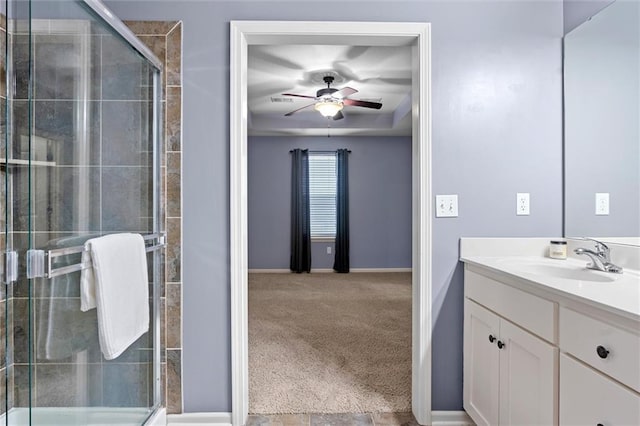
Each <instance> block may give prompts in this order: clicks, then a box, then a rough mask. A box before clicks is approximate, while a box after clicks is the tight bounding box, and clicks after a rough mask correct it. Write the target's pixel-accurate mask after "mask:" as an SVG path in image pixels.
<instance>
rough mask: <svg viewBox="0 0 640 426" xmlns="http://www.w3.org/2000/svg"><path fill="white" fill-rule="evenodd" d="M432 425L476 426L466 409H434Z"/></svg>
mask: <svg viewBox="0 0 640 426" xmlns="http://www.w3.org/2000/svg"><path fill="white" fill-rule="evenodd" d="M431 425H432V426H475V423H474V422H473V420H471V417H469V415H468V414H467V413H466V412H465V411H462V410H461V411H432V412H431Z"/></svg>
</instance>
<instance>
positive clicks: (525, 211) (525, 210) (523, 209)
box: [516, 192, 529, 216]
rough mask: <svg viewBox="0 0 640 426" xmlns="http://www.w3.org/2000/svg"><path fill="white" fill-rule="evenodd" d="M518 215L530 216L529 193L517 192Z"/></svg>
mask: <svg viewBox="0 0 640 426" xmlns="http://www.w3.org/2000/svg"><path fill="white" fill-rule="evenodd" d="M516 215H518V216H528V215H529V193H528V192H518V193H517V194H516Z"/></svg>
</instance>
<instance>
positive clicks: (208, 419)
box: [167, 411, 475, 426]
mask: <svg viewBox="0 0 640 426" xmlns="http://www.w3.org/2000/svg"><path fill="white" fill-rule="evenodd" d="M193 425H231V413H186V414H169V415H168V416H167V426H193ZM431 425H432V426H475V423H474V422H473V420H471V418H470V417H469V416H468V415H467V413H466V412H464V411H432V412H431Z"/></svg>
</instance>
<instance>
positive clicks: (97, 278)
mask: <svg viewBox="0 0 640 426" xmlns="http://www.w3.org/2000/svg"><path fill="white" fill-rule="evenodd" d="M85 253H86V255H85V254H84V253H83V259H82V262H83V263H85V261H88V258H87V257H88V256H90V257H91V265H92V268H88V269H84V270H83V271H82V273H81V278H80V284H81V285H80V288H81V291H80V298H81V301H80V303H81V310H83V311H86V310H88V309H91V308H92V307H96V308H97V315H98V335H99V338H100V349H101V350H102V354H103V355H104V357H105V358H106V359H114V358H117V357H118V356H120V354H122V352H124V351H125V350H126V349H127V348H128V347H129V346H130V345H131V344H132V343H133V342H135V341H136V340H137V339H138V338H139V337H140V336H142V335H143V334H144V333H146V332H147V331H148V330H149V280H148V276H147V254H146V250H145V245H144V239H143V238H142V236H140V235H139V234H111V235H106V236H104V237H99V238H93V239H90V240H88V241H87V242H86V243H85Z"/></svg>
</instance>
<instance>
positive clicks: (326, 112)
mask: <svg viewBox="0 0 640 426" xmlns="http://www.w3.org/2000/svg"><path fill="white" fill-rule="evenodd" d="M343 107H344V104H343V103H342V102H336V101H320V102H317V103H316V105H315V106H314V108H315V110H316V111H318V112H319V113H320V114H322V116H323V117H327V118H328V117H333V116H334V115H336V114H337V113H338V112H340V111H341V110H342V108H343Z"/></svg>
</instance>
